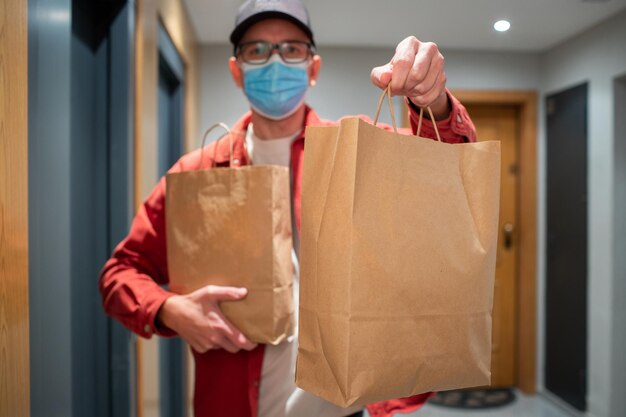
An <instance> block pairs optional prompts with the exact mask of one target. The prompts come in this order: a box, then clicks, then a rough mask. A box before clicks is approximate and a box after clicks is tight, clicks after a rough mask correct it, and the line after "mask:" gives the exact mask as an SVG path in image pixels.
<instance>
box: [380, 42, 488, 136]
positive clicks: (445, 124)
mask: <svg viewBox="0 0 626 417" xmlns="http://www.w3.org/2000/svg"><path fill="white" fill-rule="evenodd" d="M370 78H371V80H372V83H373V84H374V85H376V86H377V87H379V88H381V89H385V88H386V87H387V86H388V85H391V94H392V95H402V96H405V97H407V101H408V104H409V109H410V112H411V126H412V127H413V133H414V134H415V133H417V132H416V128H417V124H418V120H419V113H420V108H421V109H426V107H430V108H431V110H432V112H433V115H434V117H435V120H436V121H437V127H438V129H439V133H440V135H441V139H442V140H443V141H444V142H449V143H463V142H474V141H475V140H476V130H475V128H474V125H473V123H472V121H471V119H470V118H469V115H468V114H467V111H466V110H465V108H464V107H463V105H462V104H461V103H460V102H459V101H458V100H457V99H456V98H454V96H452V94H450V92H449V91H448V90H447V89H446V81H447V78H446V73H445V62H444V58H443V55H442V54H441V52H440V51H439V48H438V47H437V45H436V44H434V43H432V42H421V41H419V40H418V39H417V38H416V37H414V36H410V37H408V38H406V39H404V40H403V41H402V42H400V43H399V44H398V46H397V47H396V51H395V54H394V56H393V57H392V58H391V60H390V61H389V63H387V64H385V65H383V66H380V67H376V68H374V69H372V72H371V76H370ZM424 115H425V116H424V123H423V125H422V131H421V132H419V134H420V136H425V137H430V138H435V137H436V135H435V131H434V129H433V126H432V121H430V118H429V116H428V112H427V111H424Z"/></svg>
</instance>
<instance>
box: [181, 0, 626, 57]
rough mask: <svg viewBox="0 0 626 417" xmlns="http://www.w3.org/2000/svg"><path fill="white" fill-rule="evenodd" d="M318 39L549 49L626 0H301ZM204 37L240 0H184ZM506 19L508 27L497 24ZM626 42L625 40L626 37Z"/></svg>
mask: <svg viewBox="0 0 626 417" xmlns="http://www.w3.org/2000/svg"><path fill="white" fill-rule="evenodd" d="M303 1H304V3H305V4H306V5H307V7H308V9H309V14H310V15H311V25H312V27H313V31H314V33H315V39H316V42H317V44H318V46H325V45H333V46H339V45H341V46H381V47H393V46H395V45H396V44H397V43H398V42H399V41H400V40H402V39H403V38H405V37H406V36H409V35H415V36H417V37H418V38H419V39H420V40H428V41H433V42H436V43H437V44H438V45H439V47H440V48H447V49H481V50H508V51H543V50H546V49H548V48H550V47H552V46H555V45H557V44H559V43H560V42H563V41H564V40H566V39H568V38H570V37H572V36H574V35H576V34H578V33H581V32H584V31H585V30H587V29H589V28H591V27H592V26H594V25H596V24H597V23H599V22H601V21H603V20H605V19H607V18H609V17H610V16H613V15H615V14H617V13H619V12H620V11H623V10H626V0H303ZM183 2H184V3H185V4H186V6H187V10H188V12H189V15H190V16H191V20H192V22H193V25H194V29H195V31H196V34H197V35H198V38H199V39H200V42H201V43H226V42H228V36H229V35H230V31H231V30H232V28H233V24H234V21H235V14H236V12H237V9H238V7H239V5H240V4H241V3H242V0H183ZM500 19H507V20H509V21H510V22H511V29H510V30H509V31H508V32H506V33H499V32H496V31H494V30H493V23H494V22H495V21H496V20H500ZM624 44H625V45H626V40H625V42H624Z"/></svg>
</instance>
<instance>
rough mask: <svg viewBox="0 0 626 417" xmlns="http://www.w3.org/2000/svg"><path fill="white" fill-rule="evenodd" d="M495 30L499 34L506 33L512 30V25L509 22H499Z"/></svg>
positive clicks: (494, 25)
mask: <svg viewBox="0 0 626 417" xmlns="http://www.w3.org/2000/svg"><path fill="white" fill-rule="evenodd" d="M493 28H494V29H495V30H497V31H498V32H506V31H507V30H509V29H510V28H511V23H509V21H508V20H498V21H497V22H496V23H494V24H493Z"/></svg>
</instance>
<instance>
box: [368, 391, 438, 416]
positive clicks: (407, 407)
mask: <svg viewBox="0 0 626 417" xmlns="http://www.w3.org/2000/svg"><path fill="white" fill-rule="evenodd" d="M433 395H435V393H434V392H427V393H425V394H419V395H413V396H412V397H406V398H398V399H397V400H389V401H381V402H379V403H374V404H368V405H367V411H368V412H369V414H370V416H371V417H391V416H393V415H394V414H395V413H410V412H413V411H416V410H419V409H420V408H422V407H423V406H424V404H426V402H428V399H429V398H430V397H432V396H433Z"/></svg>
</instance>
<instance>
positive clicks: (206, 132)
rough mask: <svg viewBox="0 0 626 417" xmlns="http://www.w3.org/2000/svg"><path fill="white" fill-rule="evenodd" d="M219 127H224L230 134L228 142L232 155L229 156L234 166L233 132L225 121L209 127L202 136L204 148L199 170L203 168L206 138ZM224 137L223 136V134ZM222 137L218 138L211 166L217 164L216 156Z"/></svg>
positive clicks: (201, 152) (201, 151) (201, 153)
mask: <svg viewBox="0 0 626 417" xmlns="http://www.w3.org/2000/svg"><path fill="white" fill-rule="evenodd" d="M217 127H221V128H222V129H224V130H225V131H226V132H227V135H228V143H229V145H230V146H229V152H230V154H229V155H230V156H229V162H230V166H231V167H232V166H233V133H232V132H231V131H230V128H229V127H228V126H227V125H226V124H225V123H215V124H214V125H213V126H211V127H209V128H208V129H207V130H206V131H205V132H204V135H203V136H202V145H201V146H202V148H201V150H200V163H199V164H198V170H200V169H202V166H203V165H202V161H203V159H204V144H205V142H206V138H207V136H208V135H209V133H211V131H212V130H213V129H215V128H217ZM222 137H223V136H222ZM220 139H222V138H219V139H218V140H217V143H216V144H215V151H214V152H213V160H212V161H211V167H214V166H215V158H216V155H217V148H218V145H219V141H220Z"/></svg>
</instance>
